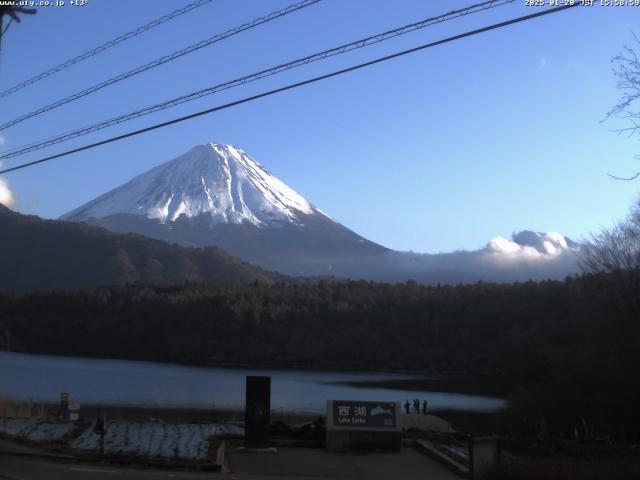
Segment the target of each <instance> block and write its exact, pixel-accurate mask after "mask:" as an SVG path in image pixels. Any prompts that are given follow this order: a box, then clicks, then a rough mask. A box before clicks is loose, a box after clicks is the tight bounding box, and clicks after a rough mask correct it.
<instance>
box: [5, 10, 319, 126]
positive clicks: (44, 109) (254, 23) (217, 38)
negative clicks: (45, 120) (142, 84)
mask: <svg viewBox="0 0 640 480" xmlns="http://www.w3.org/2000/svg"><path fill="white" fill-rule="evenodd" d="M320 1H321V0H303V1H302V2H299V3H295V4H293V5H289V6H288V7H286V8H283V9H280V10H277V11H275V12H271V13H270V14H268V15H265V16H263V17H260V18H257V19H255V20H252V21H251V22H248V23H245V24H243V25H240V26H239V27H235V28H232V29H230V30H227V31H226V32H224V33H221V34H218V35H214V36H213V37H210V38H207V39H205V40H202V41H200V42H198V43H194V44H192V45H189V46H188V47H185V48H183V49H181V50H177V51H175V52H172V53H170V54H168V55H165V56H163V57H161V58H158V59H156V60H153V61H152V62H149V63H146V64H144V65H141V66H139V67H136V68H134V69H133V70H129V71H128V72H125V73H122V74H120V75H118V76H116V77H112V78H110V79H108V80H105V81H104V82H100V83H98V84H96V85H92V86H91V87H89V88H86V89H84V90H81V91H80V92H77V93H74V94H73V95H69V96H68V97H65V98H63V99H60V100H58V101H56V102H53V103H51V104H49V105H46V106H44V107H42V108H39V109H37V110H34V111H32V112H30V113H27V114H25V115H22V116H21V117H18V118H16V119H13V120H10V121H9V122H7V123H5V124H3V125H0V130H5V129H7V128H9V127H11V126H13V125H17V124H18V123H22V122H24V121H25V120H28V119H29V118H33V117H35V116H37V115H40V114H42V113H45V112H48V111H49V110H53V109H54V108H58V107H60V106H62V105H66V104H67V103H70V102H73V101H75V100H78V99H80V98H82V97H85V96H87V95H90V94H92V93H95V92H97V91H98V90H102V89H103V88H105V87H108V86H109V85H113V84H115V83H118V82H121V81H122V80H126V79H127V78H130V77H133V76H135V75H138V74H140V73H143V72H146V71H147V70H151V69H152V68H156V67H159V66H160V65H163V64H165V63H168V62H171V61H173V60H175V59H177V58H180V57H182V56H184V55H187V54H189V53H192V52H195V51H196V50H200V49H201V48H204V47H208V46H209V45H212V44H214V43H217V42H220V41H222V40H224V39H226V38H229V37H232V36H234V35H237V34H239V33H241V32H244V31H245V30H250V29H252V28H255V27H257V26H259V25H262V24H263V23H267V22H270V21H272V20H276V19H278V18H280V17H283V16H285V15H288V14H290V13H292V12H296V11H298V10H301V9H303V8H306V7H309V6H311V5H314V4H316V3H318V2H320Z"/></svg>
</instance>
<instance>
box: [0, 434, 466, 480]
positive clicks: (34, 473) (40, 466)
mask: <svg viewBox="0 0 640 480" xmlns="http://www.w3.org/2000/svg"><path fill="white" fill-rule="evenodd" d="M23 453H36V451H35V450H34V449H32V448H28V447H21V446H14V445H12V444H10V443H9V442H3V441H0V479H2V480H61V479H71V480H75V479H85V478H95V479H103V478H104V479H121V480H152V479H162V478H172V479H200V478H220V479H236V480H252V479H280V480H316V479H317V480H319V479H324V480H330V479H341V480H386V479H392V478H401V479H404V480H422V479H424V478H429V479H433V480H455V479H457V478H458V477H457V476H456V475H454V474H453V473H451V472H449V471H448V470H446V469H445V468H444V467H442V466H441V465H439V464H438V463H436V462H434V461H433V460H431V459H430V458H428V457H426V456H424V455H423V454H420V453H418V452H417V451H415V450H413V449H403V450H402V451H401V452H399V453H371V454H338V453H330V452H327V451H325V450H323V449H311V448H280V449H278V452H277V453H239V452H237V451H231V453H230V463H231V467H232V473H227V474H223V473H213V472H185V471H179V470H153V469H144V468H131V467H123V466H118V465H106V464H87V463H85V464H83V463H80V462H72V461H70V460H62V461H52V460H46V459H42V458H36V457H27V456H24V455H21V454H23Z"/></svg>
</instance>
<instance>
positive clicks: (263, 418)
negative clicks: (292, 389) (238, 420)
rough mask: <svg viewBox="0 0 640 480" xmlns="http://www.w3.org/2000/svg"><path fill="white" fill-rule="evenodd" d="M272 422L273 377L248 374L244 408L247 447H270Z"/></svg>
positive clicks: (245, 442)
mask: <svg viewBox="0 0 640 480" xmlns="http://www.w3.org/2000/svg"><path fill="white" fill-rule="evenodd" d="M270 423H271V377H257V376H247V386H246V400H245V410H244V444H245V447H247V448H266V447H268V446H269V424H270Z"/></svg>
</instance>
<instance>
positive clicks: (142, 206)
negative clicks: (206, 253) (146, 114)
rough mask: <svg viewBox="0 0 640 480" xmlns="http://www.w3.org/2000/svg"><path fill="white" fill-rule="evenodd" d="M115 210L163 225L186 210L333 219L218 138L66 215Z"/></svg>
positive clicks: (253, 220)
mask: <svg viewBox="0 0 640 480" xmlns="http://www.w3.org/2000/svg"><path fill="white" fill-rule="evenodd" d="M115 214H131V215H144V216H145V217H147V218H149V219H154V220H158V221H159V222H160V223H163V224H166V223H167V222H175V221H176V220H177V219H178V218H179V217H180V216H181V215H185V216H186V217H187V218H193V217H197V216H199V215H201V214H208V215H210V216H211V220H212V221H213V223H232V224H240V223H245V222H246V223H248V224H252V225H255V226H259V227H262V226H265V225H272V224H274V223H282V222H285V223H286V222H290V223H294V224H300V223H301V221H302V218H303V217H304V216H307V215H318V216H321V217H326V218H327V219H330V218H329V217H328V216H327V215H326V214H324V213H323V212H322V211H320V210H319V209H317V208H315V207H314V206H313V205H311V203H309V202H308V201H307V200H306V199H305V198H304V197H303V196H302V195H300V194H299V193H297V192H296V191H294V190H293V189H292V188H290V187H289V186H288V185H286V184H285V183H284V182H282V181H281V180H279V179H278V178H276V177H275V176H274V175H272V174H271V173H270V172H269V171H268V170H267V169H265V168H264V167H263V166H262V165H260V164H259V163H258V162H256V161H255V160H254V159H253V158H251V157H250V156H249V155H247V154H246V153H245V152H244V151H243V150H241V149H239V148H236V147H232V146H231V145H221V144H217V143H213V142H210V143H209V144H207V145H200V146H197V147H194V148H192V149H191V150H189V151H188V152H187V153H185V154H184V155H181V156H179V157H178V158H175V159H174V160H171V161H169V162H167V163H164V164H162V165H160V166H158V167H155V168H153V169H151V170H149V171H148V172H146V173H143V174H142V175H139V176H137V177H135V178H133V179H132V180H130V181H129V182H127V183H126V184H124V185H122V186H121V187H118V188H115V189H114V190H111V191H110V192H108V193H105V194H104V195H102V196H100V197H98V198H97V199H95V200H93V201H91V202H89V203H87V204H86V205H84V206H82V207H80V208H78V209H76V210H73V211H71V212H69V213H67V214H66V215H63V216H62V219H63V220H74V221H86V220H89V219H91V218H104V217H108V216H110V215H115Z"/></svg>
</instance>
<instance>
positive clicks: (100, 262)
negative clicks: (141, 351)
mask: <svg viewBox="0 0 640 480" xmlns="http://www.w3.org/2000/svg"><path fill="white" fill-rule="evenodd" d="M0 231H1V232H2V235H0V265H2V275H0V289H1V290H10V291H17V292H24V291H33V290H53V289H56V290H57V289H78V288H89V287H95V286H101V285H123V284H126V283H131V282H140V283H146V284H156V285H169V284H172V285H173V284H183V283H185V282H187V281H190V282H208V283H214V284H220V283H229V284H245V283H254V282H260V283H263V284H267V285H268V284H272V283H275V282H278V281H283V280H286V278H285V277H284V276H283V275H279V274H275V273H271V272H267V271H265V270H262V269H261V268H258V267H254V266H253V265H249V264H248V263H245V262H243V261H241V260H239V259H238V258H236V257H233V256H232V255H229V254H227V253H226V252H224V251H222V250H221V249H219V248H215V247H210V248H201V249H197V248H187V247H180V246H177V245H170V244H167V243H165V242H161V241H157V240H153V239H149V238H146V237H142V236H139V235H122V234H116V233H112V232H109V231H107V230H105V229H102V228H98V227H95V226H90V225H84V224H76V223H70V222H63V221H57V220H43V219H41V218H39V217H35V216H27V215H22V214H19V213H16V212H13V211H11V210H9V209H8V208H7V207H5V206H4V205H1V204H0Z"/></svg>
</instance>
